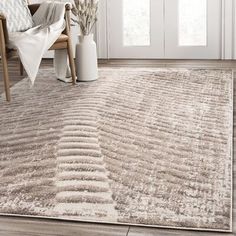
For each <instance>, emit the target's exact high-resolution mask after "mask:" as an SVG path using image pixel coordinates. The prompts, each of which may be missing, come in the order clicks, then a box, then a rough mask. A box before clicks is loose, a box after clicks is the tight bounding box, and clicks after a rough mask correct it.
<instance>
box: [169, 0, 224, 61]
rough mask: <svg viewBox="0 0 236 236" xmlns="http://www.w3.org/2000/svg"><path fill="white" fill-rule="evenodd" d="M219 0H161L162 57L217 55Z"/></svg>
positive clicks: (219, 23)
mask: <svg viewBox="0 0 236 236" xmlns="http://www.w3.org/2000/svg"><path fill="white" fill-rule="evenodd" d="M221 22H222V18H221V0H165V58H176V59H220V58H221Z"/></svg>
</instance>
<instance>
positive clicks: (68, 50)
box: [67, 39, 76, 85]
mask: <svg viewBox="0 0 236 236" xmlns="http://www.w3.org/2000/svg"><path fill="white" fill-rule="evenodd" d="M67 52H68V56H69V62H70V70H71V76H72V81H73V85H75V83H76V73H75V61H74V56H73V50H72V44H71V40H70V39H69V40H68V43H67Z"/></svg>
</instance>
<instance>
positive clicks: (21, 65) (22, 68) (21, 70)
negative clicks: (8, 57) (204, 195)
mask: <svg viewBox="0 0 236 236" xmlns="http://www.w3.org/2000/svg"><path fill="white" fill-rule="evenodd" d="M20 75H21V76H23V75H24V67H23V64H22V63H21V60H20Z"/></svg>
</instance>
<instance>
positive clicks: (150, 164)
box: [0, 68, 233, 231]
mask: <svg viewBox="0 0 236 236" xmlns="http://www.w3.org/2000/svg"><path fill="white" fill-rule="evenodd" d="M12 94H13V101H12V103H11V104H7V103H5V102H3V100H4V98H3V97H2V100H1V106H0V113H1V122H0V150H1V151H0V213H2V214H21V215H34V216H45V217H56V218H63V219H64V218H66V219H76V220H83V221H97V222H101V221H102V222H107V223H127V224H140V225H151V226H157V227H158V226H159V227H160V226H162V227H163V226H164V227H170V228H171V227H177V228H188V229H192V228H193V229H207V230H219V231H230V228H231V224H232V215H231V213H232V212H231V210H232V131H233V129H232V116H233V99H232V97H233V78H232V72H231V71H229V70H200V69H192V70H187V69H186V70H185V69H155V68H154V69H151V68H150V69H138V68H135V69H131V68H111V69H101V70H100V78H99V80H98V81H95V82H93V83H82V84H79V85H78V86H71V85H68V84H63V83H60V82H58V81H56V80H55V77H54V74H53V73H52V71H51V70H44V71H42V72H41V73H40V75H39V78H38V80H37V81H36V84H35V86H34V87H33V88H29V85H28V82H27V80H23V81H22V82H20V83H18V84H17V85H16V86H14V88H13V89H12Z"/></svg>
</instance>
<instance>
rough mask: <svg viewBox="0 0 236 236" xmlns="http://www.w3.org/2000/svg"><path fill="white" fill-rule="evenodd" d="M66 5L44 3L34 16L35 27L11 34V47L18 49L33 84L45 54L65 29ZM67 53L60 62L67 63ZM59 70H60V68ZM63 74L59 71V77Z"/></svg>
mask: <svg viewBox="0 0 236 236" xmlns="http://www.w3.org/2000/svg"><path fill="white" fill-rule="evenodd" d="M65 4H66V3H60V2H49V1H46V2H43V3H42V4H41V5H40V7H39V9H38V10H37V12H36V13H35V14H34V16H33V21H34V24H35V27H34V28H32V29H29V30H27V31H25V32H16V33H10V34H9V41H10V47H14V48H16V49H17V51H18V53H19V57H20V59H21V62H22V64H23V66H24V68H25V70H26V72H27V74H28V76H29V78H30V80H31V82H32V84H33V83H34V81H35V78H36V76H37V73H38V69H39V66H40V63H41V60H42V57H43V55H44V53H45V52H46V51H47V50H48V49H49V48H50V47H51V46H52V45H53V44H54V42H55V41H56V40H57V39H58V37H59V36H60V35H61V33H62V31H63V30H64V29H65V20H64V15H65ZM65 55H66V54H65V51H64V54H63V55H59V56H60V57H61V58H60V59H58V61H65V58H66V57H65ZM63 58H64V59H63ZM58 68H60V67H59V66H58ZM61 73H62V72H61V71H59V72H58V73H57V75H58V76H59V75H60V74H61ZM63 73H65V72H63Z"/></svg>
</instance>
